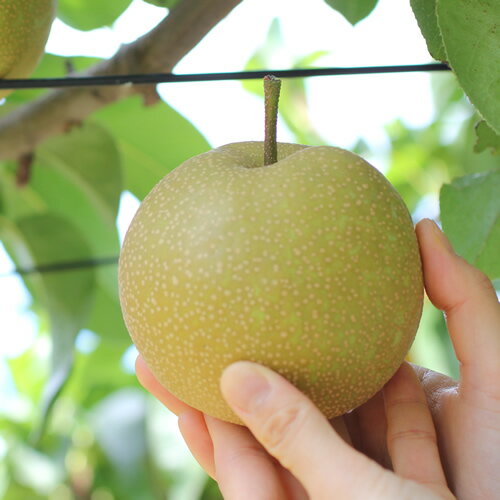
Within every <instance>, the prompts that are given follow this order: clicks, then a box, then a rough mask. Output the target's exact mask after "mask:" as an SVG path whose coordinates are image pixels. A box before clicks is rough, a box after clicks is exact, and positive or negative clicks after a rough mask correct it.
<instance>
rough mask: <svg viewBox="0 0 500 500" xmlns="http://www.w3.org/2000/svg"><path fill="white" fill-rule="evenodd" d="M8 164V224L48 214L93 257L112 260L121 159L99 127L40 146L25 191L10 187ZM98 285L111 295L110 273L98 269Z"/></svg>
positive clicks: (2, 175) (0, 189)
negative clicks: (66, 225) (80, 238)
mask: <svg viewBox="0 0 500 500" xmlns="http://www.w3.org/2000/svg"><path fill="white" fill-rule="evenodd" d="M15 169H16V166H15V165H14V164H9V165H6V166H5V167H4V169H3V170H1V169H0V193H2V194H3V199H4V204H5V212H6V213H7V214H8V216H9V217H10V218H13V219H15V218H18V217H23V216H27V215H31V214H33V213H45V212H47V211H48V212H51V213H54V214H59V215H60V216H62V217H64V218H66V219H68V220H70V221H71V222H72V223H73V224H74V225H75V226H76V227H77V228H78V230H79V231H81V233H82V234H83V235H84V236H85V238H86V241H87V242H88V243H89V245H90V247H91V248H92V254H93V255H94V256H96V257H110V256H116V255H118V251H119V240H118V232H117V229H116V217H117V213H118V205H119V199H120V193H121V190H122V182H123V181H122V173H121V159H120V155H119V153H118V150H117V147H116V144H115V141H114V139H113V137H112V136H111V135H110V134H109V132H107V131H106V130H105V129H104V128H103V127H102V126H101V125H98V124H93V123H85V124H84V125H82V126H81V127H76V128H74V129H73V130H72V131H71V132H70V133H67V134H63V135H60V136H55V137H53V138H51V139H49V140H48V141H46V142H45V143H43V144H42V145H41V146H40V149H39V150H38V153H37V156H36V158H35V162H34V164H33V167H32V176H31V178H30V181H29V183H28V185H27V186H25V187H24V188H23V189H18V188H17V187H16V185H15ZM98 279H99V282H101V283H103V284H104V285H105V286H106V287H107V288H108V290H110V291H111V292H114V291H115V290H116V277H115V274H114V271H113V268H112V267H109V266H100V267H99V269H98Z"/></svg>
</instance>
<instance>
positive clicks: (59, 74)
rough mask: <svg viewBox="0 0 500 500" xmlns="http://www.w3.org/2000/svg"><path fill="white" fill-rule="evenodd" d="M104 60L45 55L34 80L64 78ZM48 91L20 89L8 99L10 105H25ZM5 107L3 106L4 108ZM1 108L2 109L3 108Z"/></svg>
mask: <svg viewBox="0 0 500 500" xmlns="http://www.w3.org/2000/svg"><path fill="white" fill-rule="evenodd" d="M101 60H102V59H99V58H97V57H83V56H78V57H62V56H55V55H53V54H49V53H47V52H46V53H45V54H44V56H43V58H42V60H41V62H40V64H39V65H38V66H37V68H36V70H35V72H34V73H33V75H32V76H31V77H32V78H64V77H66V76H68V74H69V73H71V72H78V71H83V70H85V69H87V68H89V67H90V66H93V65H94V64H97V63H98V62H99V61H101ZM46 92H47V90H46V89H19V90H16V91H15V92H13V93H12V94H10V95H9V97H8V102H9V103H15V104H24V103H26V102H28V101H31V100H33V99H35V98H36V97H38V96H40V95H41V94H44V93H46ZM2 107H3V106H2ZM2 107H0V109H1V108H2Z"/></svg>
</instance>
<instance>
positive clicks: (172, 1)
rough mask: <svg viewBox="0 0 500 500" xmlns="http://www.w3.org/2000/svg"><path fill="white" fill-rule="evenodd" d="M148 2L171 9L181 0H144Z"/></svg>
mask: <svg viewBox="0 0 500 500" xmlns="http://www.w3.org/2000/svg"><path fill="white" fill-rule="evenodd" d="M144 1H145V2H146V3H150V4H151V5H156V6H157V7H167V9H171V8H172V7H175V6H176V5H177V4H178V3H179V0H144Z"/></svg>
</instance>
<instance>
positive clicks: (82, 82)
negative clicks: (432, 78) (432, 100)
mask: <svg viewBox="0 0 500 500" xmlns="http://www.w3.org/2000/svg"><path fill="white" fill-rule="evenodd" d="M449 69H450V68H449V67H448V66H447V65H446V64H443V63H430V64H410V65H400V66H364V67H350V68H348V67H346V68H309V69H286V70H281V69H279V70H260V71H235V72H230V73H193V74H184V75H175V74H173V73H147V74H139V75H105V76H74V77H73V76H67V77H65V78H31V79H12V80H1V79H0V89H48V88H61V87H93V86H110V85H125V84H153V83H176V82H208V81H222V80H251V79H258V78H264V76H266V75H269V74H271V75H274V76H276V77H278V78H305V77H314V76H336V75H369V74H380V73H411V72H418V71H447V70H449Z"/></svg>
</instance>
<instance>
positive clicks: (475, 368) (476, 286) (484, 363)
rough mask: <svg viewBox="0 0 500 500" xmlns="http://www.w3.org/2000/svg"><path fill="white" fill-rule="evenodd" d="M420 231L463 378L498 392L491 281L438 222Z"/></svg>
mask: <svg viewBox="0 0 500 500" xmlns="http://www.w3.org/2000/svg"><path fill="white" fill-rule="evenodd" d="M416 231H417V236H418V240H419V244H420V251H421V255H422V263H423V268H424V281H425V288H426V291H427V295H428V296H429V298H430V300H431V301H432V303H433V304H434V305H435V306H436V307H437V308H439V309H441V310H442V311H444V313H445V314H446V320H447V324H448V330H449V332H450V336H451V340H452V342H453V346H454V348H455V352H456V355H457V358H458V360H459V361H460V363H461V365H462V366H461V370H462V382H463V383H464V384H465V385H466V386H467V385H470V386H471V387H473V388H475V389H477V388H484V387H489V389H491V390H492V391H493V392H494V394H493V395H495V396H500V362H499V360H500V304H499V303H498V298H497V295H496V293H495V290H494V288H493V286H492V284H491V282H490V280H489V279H488V278H487V276H485V275H484V274H483V273H482V272H481V271H479V270H478V269H476V268H474V267H473V266H471V265H470V264H468V263H467V262H466V261H465V260H464V259H462V258H461V257H459V256H457V255H456V254H455V253H454V252H453V249H452V247H451V244H450V243H449V241H448V240H447V239H446V237H445V236H444V234H443V233H442V232H441V230H440V229H439V227H438V226H437V225H436V224H435V223H434V222H432V221H430V220H429V219H424V220H422V221H421V222H419V223H418V224H417V227H416ZM495 385H496V387H495Z"/></svg>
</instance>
